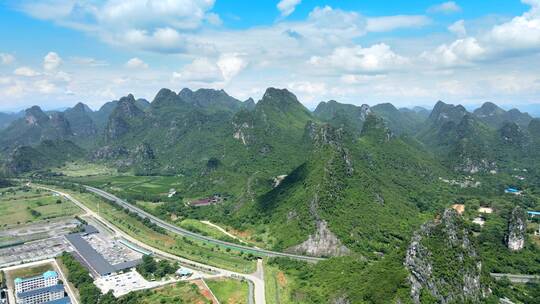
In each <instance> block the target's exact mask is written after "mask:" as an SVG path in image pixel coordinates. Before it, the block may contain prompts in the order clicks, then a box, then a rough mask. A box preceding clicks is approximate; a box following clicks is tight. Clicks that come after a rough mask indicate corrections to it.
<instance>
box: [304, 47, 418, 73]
mask: <svg viewBox="0 0 540 304" xmlns="http://www.w3.org/2000/svg"><path fill="white" fill-rule="evenodd" d="M408 62H409V60H408V59H407V58H405V57H403V56H400V55H398V54H396V53H394V51H392V49H391V48H390V46H388V45H387V44H384V43H379V44H375V45H372V46H370V47H367V48H363V47H361V46H354V47H339V48H336V49H334V51H333V52H332V54H330V55H329V56H326V57H319V56H313V57H311V58H310V60H309V63H310V64H312V65H313V66H315V67H322V68H331V69H333V70H337V71H345V72H347V73H350V74H355V73H357V74H363V73H381V72H386V71H389V70H395V69H399V68H401V67H403V66H405V65H406V64H407V63H408Z"/></svg>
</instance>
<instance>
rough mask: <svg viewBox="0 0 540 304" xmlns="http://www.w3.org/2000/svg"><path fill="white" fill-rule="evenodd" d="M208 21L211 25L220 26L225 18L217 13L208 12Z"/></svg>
mask: <svg viewBox="0 0 540 304" xmlns="http://www.w3.org/2000/svg"><path fill="white" fill-rule="evenodd" d="M206 21H208V23H210V24H211V25H215V26H219V25H222V24H223V20H221V18H220V17H219V15H218V14H216V13H208V14H206Z"/></svg>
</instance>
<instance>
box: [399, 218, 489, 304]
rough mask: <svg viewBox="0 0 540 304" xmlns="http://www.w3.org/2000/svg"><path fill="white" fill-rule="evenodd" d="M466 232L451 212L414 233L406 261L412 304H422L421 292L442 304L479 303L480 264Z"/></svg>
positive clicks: (460, 221)
mask: <svg viewBox="0 0 540 304" xmlns="http://www.w3.org/2000/svg"><path fill="white" fill-rule="evenodd" d="M469 233H470V232H469V231H468V230H467V229H466V228H464V226H463V223H462V219H461V218H460V216H459V215H458V214H457V213H456V211H454V210H453V209H447V210H445V212H444V214H443V216H442V219H441V220H440V221H432V222H428V223H426V224H424V225H422V227H421V228H420V229H419V230H418V231H416V232H415V233H414V235H413V237H412V240H411V243H410V245H409V248H408V249H407V254H406V258H405V266H406V267H407V268H408V269H409V271H410V275H409V281H410V283H411V297H412V300H413V302H414V303H418V304H419V303H422V298H421V295H422V294H424V293H426V294H429V295H430V297H434V298H435V299H436V300H437V302H438V303H443V304H444V303H468V302H471V303H480V302H481V300H482V299H483V298H484V296H485V289H484V287H483V286H482V285H481V282H480V274H481V268H482V264H481V262H480V259H479V257H478V254H477V253H476V249H475V248H474V245H473V244H472V242H471V240H470V238H469Z"/></svg>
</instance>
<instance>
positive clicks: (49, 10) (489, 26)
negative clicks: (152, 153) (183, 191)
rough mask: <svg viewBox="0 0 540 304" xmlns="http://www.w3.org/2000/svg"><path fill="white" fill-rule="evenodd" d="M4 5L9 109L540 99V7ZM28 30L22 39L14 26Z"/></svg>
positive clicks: (286, 0)
mask: <svg viewBox="0 0 540 304" xmlns="http://www.w3.org/2000/svg"><path fill="white" fill-rule="evenodd" d="M261 2H262V1H250V2H247V1H222V0H215V1H214V0H178V1H167V2H163V1H152V0H137V1H127V0H102V1H94V2H92V3H88V2H87V1H80V0H69V1H57V0H22V1H11V0H9V1H5V2H4V3H3V4H0V20H1V21H0V25H1V26H0V41H2V42H3V43H2V45H0V100H2V101H1V102H0V111H14V110H21V109H24V108H26V107H29V106H32V105H34V104H38V105H40V106H42V107H44V108H46V109H57V108H63V107H69V106H73V105H74V104H75V103H77V102H84V103H86V104H88V105H89V106H91V107H92V108H93V109H97V108H99V106H101V105H102V104H103V103H105V102H108V101H110V100H114V99H118V98H120V97H121V96H125V95H127V94H128V93H133V94H134V95H135V96H136V97H137V98H146V99H148V100H152V98H153V97H154V95H155V94H156V93H157V91H158V90H159V89H160V88H162V87H167V88H170V89H172V90H175V91H179V90H180V89H182V88H184V87H189V88H191V89H197V88H215V89H224V90H226V91H227V92H228V93H229V94H230V95H232V96H234V97H236V98H238V99H241V100H243V99H247V98H248V97H253V98H254V99H255V100H258V99H259V98H260V97H261V95H262V94H263V92H264V90H265V89H266V88H267V87H270V86H273V87H280V88H287V89H289V90H290V91H292V92H294V93H295V94H296V95H297V96H298V97H299V99H300V100H301V101H302V102H303V103H304V104H305V105H306V106H307V107H308V108H314V107H315V106H316V104H318V103H319V102H320V101H323V100H330V99H334V100H337V101H339V102H344V103H352V104H357V105H359V104H362V103H368V104H372V105H373V104H377V103H381V102H391V103H393V104H395V105H396V106H412V105H433V104H434V103H435V102H436V101H437V100H439V99H441V100H444V101H445V102H450V103H460V104H464V105H469V106H472V105H478V104H481V103H483V102H485V101H491V102H495V103H497V104H499V105H503V106H504V105H506V106H507V107H509V106H518V107H520V106H521V107H525V108H526V106H527V105H531V104H535V103H540V74H539V73H538V71H539V70H540V1H539V0H522V1H518V0H512V1H506V0H495V1H489V3H488V1H447V2H444V1H427V0H423V1H421V0H416V1H410V2H408V3H407V4H402V3H393V4H388V3H386V4H380V3H374V1H363V2H360V1H337V0H328V1H307V0H304V1H302V0H281V1H277V0H276V1H264V3H261ZM14 29H16V30H14Z"/></svg>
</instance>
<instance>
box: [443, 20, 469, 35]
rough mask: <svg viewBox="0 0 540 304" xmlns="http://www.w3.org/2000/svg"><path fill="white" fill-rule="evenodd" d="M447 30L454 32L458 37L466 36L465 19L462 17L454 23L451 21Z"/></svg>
mask: <svg viewBox="0 0 540 304" xmlns="http://www.w3.org/2000/svg"><path fill="white" fill-rule="evenodd" d="M448 30H449V31H450V32H452V33H454V34H456V35H457V36H458V37H465V36H467V29H466V28H465V21H464V20H463V19H461V20H458V21H456V22H454V23H452V24H451V25H450V26H449V27H448Z"/></svg>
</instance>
